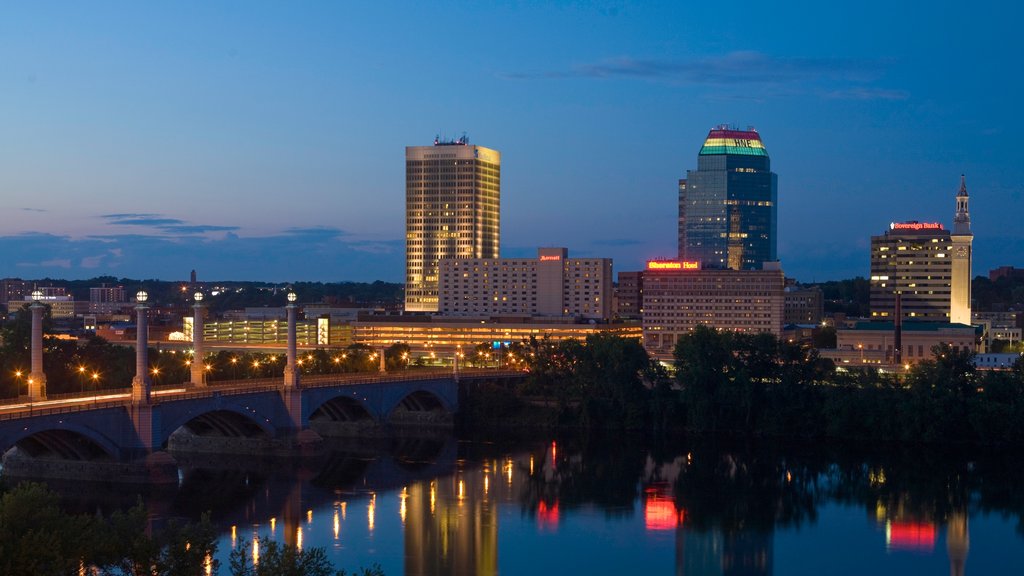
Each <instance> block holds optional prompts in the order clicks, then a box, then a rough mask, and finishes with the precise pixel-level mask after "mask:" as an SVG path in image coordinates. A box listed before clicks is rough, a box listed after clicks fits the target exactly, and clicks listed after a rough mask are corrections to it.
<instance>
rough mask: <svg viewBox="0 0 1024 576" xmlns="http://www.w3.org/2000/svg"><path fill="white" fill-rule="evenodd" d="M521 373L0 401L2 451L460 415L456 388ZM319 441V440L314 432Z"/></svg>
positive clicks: (111, 451) (76, 449)
mask: <svg viewBox="0 0 1024 576" xmlns="http://www.w3.org/2000/svg"><path fill="white" fill-rule="evenodd" d="M523 376H524V374H523V373H522V372H506V371H495V370H464V371H461V372H460V374H459V375H458V376H455V375H453V374H452V373H451V372H448V371H434V370H413V371H409V372H408V373H399V374H395V373H392V374H381V375H366V374H362V375H359V374H356V375H352V374H347V375H346V374H336V375H327V376H310V377H304V378H303V379H302V381H301V386H299V387H289V386H284V385H283V383H282V381H281V380H280V379H267V380H249V381H240V382H238V381H236V382H231V383H223V384H218V385H211V386H202V387H194V386H186V385H182V386H179V387H167V386H165V387H162V388H154V389H153V392H152V395H151V396H150V399H149V401H148V402H139V401H138V400H133V399H132V394H131V393H130V392H128V391H112V392H110V393H106V394H97V395H89V396H83V395H67V396H64V397H60V398H54V397H51V398H49V399H47V400H45V401H37V402H33V403H8V404H0V453H7V452H8V451H9V450H10V449H12V448H14V447H17V448H18V449H19V452H20V453H22V454H23V455H25V456H28V457H34V458H45V459H56V460H77V461H93V460H111V461H128V460H133V459H138V458H140V457H144V456H146V455H149V454H151V453H153V452H157V451H160V450H163V449H165V448H166V447H167V444H168V441H169V440H170V438H171V435H172V434H174V433H175V432H176V431H178V430H180V429H182V428H187V429H188V430H189V431H191V432H192V433H194V434H196V435H199V436H203V435H211V436H218V437H228V438H232V437H237V438H268V439H282V438H284V439H288V438H291V439H294V438H301V436H302V433H304V432H305V431H307V430H310V426H311V423H315V422H317V421H323V422H371V423H385V422H388V421H390V420H392V418H393V417H394V416H395V415H396V414H399V413H402V414H403V415H412V416H413V417H415V416H416V414H428V413H434V414H438V413H439V414H447V415H451V414H454V413H455V412H457V411H458V407H459V383H460V381H462V382H464V383H472V382H481V381H487V380H510V379H512V380H514V379H520V378H522V377H523ZM314 437H315V435H314Z"/></svg>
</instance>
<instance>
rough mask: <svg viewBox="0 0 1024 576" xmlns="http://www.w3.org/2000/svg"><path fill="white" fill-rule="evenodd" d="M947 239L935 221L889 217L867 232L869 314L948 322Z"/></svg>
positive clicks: (949, 261) (949, 244)
mask: <svg viewBox="0 0 1024 576" xmlns="http://www.w3.org/2000/svg"><path fill="white" fill-rule="evenodd" d="M952 249H953V245H952V242H951V241H950V238H949V230H946V228H945V227H944V226H943V225H942V224H941V223H940V222H918V221H916V220H915V221H910V222H893V223H892V224H889V229H888V230H886V231H885V233H884V234H882V235H879V236H872V237H871V317H872V318H873V319H876V320H891V319H892V318H893V315H894V314H895V310H896V295H897V294H899V295H900V302H901V307H902V308H901V309H902V311H903V317H904V319H907V320H925V321H930V322H949V321H950V320H949V296H950V281H951V278H952V273H953V271H952V262H953V259H952V258H951V251H952Z"/></svg>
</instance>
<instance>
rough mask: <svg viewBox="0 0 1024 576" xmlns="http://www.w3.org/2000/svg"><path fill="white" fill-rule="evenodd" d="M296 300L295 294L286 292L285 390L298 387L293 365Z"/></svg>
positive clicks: (297, 377) (296, 373)
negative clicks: (286, 347) (286, 356)
mask: <svg viewBox="0 0 1024 576" xmlns="http://www.w3.org/2000/svg"><path fill="white" fill-rule="evenodd" d="M298 299H299V297H298V295H297V294H295V292H292V291H290V290H289V291H288V305H287V306H285V310H286V311H287V312H288V358H287V363H286V364H285V366H284V386H285V388H298V387H299V370H298V367H297V366H296V365H295V349H296V345H295V340H296V338H295V315H296V308H297V307H296V305H295V301H296V300H298Z"/></svg>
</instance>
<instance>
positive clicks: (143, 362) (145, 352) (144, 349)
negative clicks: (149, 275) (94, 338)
mask: <svg viewBox="0 0 1024 576" xmlns="http://www.w3.org/2000/svg"><path fill="white" fill-rule="evenodd" d="M147 300H149V294H147V293H146V291H145V290H139V291H138V292H137V293H136V294H135V301H136V302H138V304H137V305H136V306H135V327H136V335H135V377H134V378H132V402H133V403H135V404H149V398H150V380H149V373H148V368H149V366H148V364H149V349H148V347H149V318H148V317H147V316H146V310H148V309H149V306H146V301H147Z"/></svg>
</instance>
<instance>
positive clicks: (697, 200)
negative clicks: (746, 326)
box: [679, 126, 778, 270]
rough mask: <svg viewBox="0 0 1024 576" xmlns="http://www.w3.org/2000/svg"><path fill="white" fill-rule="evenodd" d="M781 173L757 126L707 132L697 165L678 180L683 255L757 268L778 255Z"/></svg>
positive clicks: (705, 262)
mask: <svg viewBox="0 0 1024 576" xmlns="http://www.w3.org/2000/svg"><path fill="white" fill-rule="evenodd" d="M777 221H778V176H776V175H775V173H773V172H772V171H771V161H770V159H769V158H768V152H767V150H765V147H764V144H763V143H762V142H761V136H760V135H759V134H758V133H757V131H756V130H754V129H753V128H749V129H747V130H734V129H730V128H728V127H726V126H719V127H717V128H714V129H712V130H711V131H710V132H709V133H708V137H707V139H706V140H705V141H704V146H702V147H701V149H700V154H699V155H698V156H697V169H696V170H687V171H686V179H685V180H680V181H679V258H680V259H682V260H697V261H700V262H701V264H702V266H703V267H705V268H730V269H733V270H757V269H760V268H761V265H762V263H764V262H768V261H774V260H777V259H778V256H777V244H778V237H777V233H776V228H777V225H776V223H777Z"/></svg>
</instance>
